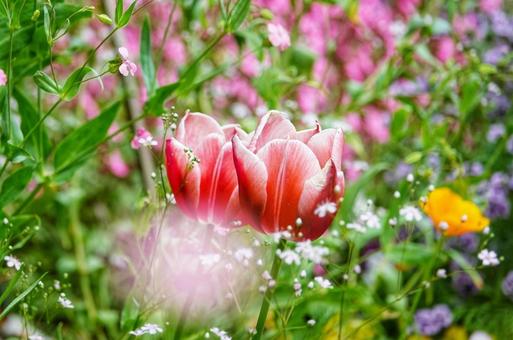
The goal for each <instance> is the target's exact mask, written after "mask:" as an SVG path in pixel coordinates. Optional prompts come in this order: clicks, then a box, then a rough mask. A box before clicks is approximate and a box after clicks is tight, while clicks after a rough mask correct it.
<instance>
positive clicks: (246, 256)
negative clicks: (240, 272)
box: [233, 248, 253, 266]
mask: <svg viewBox="0 0 513 340" xmlns="http://www.w3.org/2000/svg"><path fill="white" fill-rule="evenodd" d="M233 257H235V259H236V260H237V261H239V262H240V263H242V264H243V265H244V266H248V265H249V260H251V258H252V257H253V250H252V249H251V248H239V249H237V250H236V251H235V253H234V254H233Z"/></svg>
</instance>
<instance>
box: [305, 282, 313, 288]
mask: <svg viewBox="0 0 513 340" xmlns="http://www.w3.org/2000/svg"><path fill="white" fill-rule="evenodd" d="M306 286H307V287H308V288H310V289H312V288H313V287H314V282H313V281H310V282H308V284H307V285H306Z"/></svg>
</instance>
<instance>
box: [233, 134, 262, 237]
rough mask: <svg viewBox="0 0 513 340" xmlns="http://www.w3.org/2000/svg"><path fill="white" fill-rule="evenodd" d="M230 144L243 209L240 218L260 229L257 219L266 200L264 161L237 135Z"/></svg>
mask: <svg viewBox="0 0 513 340" xmlns="http://www.w3.org/2000/svg"><path fill="white" fill-rule="evenodd" d="M232 146H233V160H234V164H235V170H236V171H237V179H238V182H239V199H240V205H241V208H242V210H243V217H242V220H243V222H244V223H249V224H251V225H252V226H253V227H255V228H256V229H257V230H260V231H261V228H260V223H259V220H260V215H261V214H262V212H263V211H264V207H265V202H266V200H267V193H266V186H267V178H268V176H267V170H266V168H265V165H264V163H263V162H262V161H261V160H260V159H259V158H258V157H257V156H256V155H255V154H254V153H252V152H251V151H249V150H248V148H247V147H246V146H245V145H244V144H243V143H242V141H241V140H240V138H239V137H237V136H234V137H233V139H232Z"/></svg>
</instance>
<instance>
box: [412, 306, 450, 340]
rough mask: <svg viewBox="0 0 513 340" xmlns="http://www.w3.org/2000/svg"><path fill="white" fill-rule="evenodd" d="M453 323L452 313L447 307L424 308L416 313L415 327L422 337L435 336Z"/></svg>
mask: <svg viewBox="0 0 513 340" xmlns="http://www.w3.org/2000/svg"><path fill="white" fill-rule="evenodd" d="M451 323H452V313H451V310H450V309H449V307H447V305H436V306H435V307H433V308H432V309H429V308H424V309H420V310H419V311H417V313H415V325H416V327H417V330H418V331H419V333H420V334H422V335H427V336H431V335H435V334H437V333H439V332H440V331H441V330H442V329H444V328H446V327H448V326H449V325H450V324H451Z"/></svg>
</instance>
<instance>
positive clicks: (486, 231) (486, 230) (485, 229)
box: [483, 227, 490, 235]
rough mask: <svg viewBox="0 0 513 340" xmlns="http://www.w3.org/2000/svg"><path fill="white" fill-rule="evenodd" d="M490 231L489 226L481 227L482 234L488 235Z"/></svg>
mask: <svg viewBox="0 0 513 340" xmlns="http://www.w3.org/2000/svg"><path fill="white" fill-rule="evenodd" d="M489 233H490V227H486V228H484V229H483V234H485V235H488V234H489Z"/></svg>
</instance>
